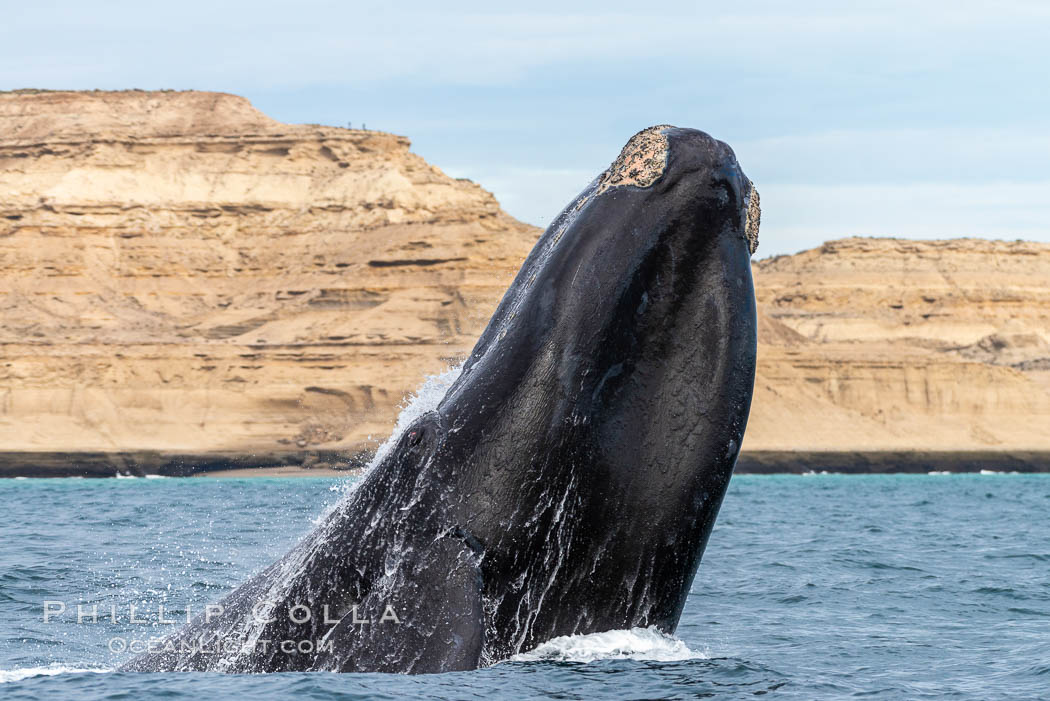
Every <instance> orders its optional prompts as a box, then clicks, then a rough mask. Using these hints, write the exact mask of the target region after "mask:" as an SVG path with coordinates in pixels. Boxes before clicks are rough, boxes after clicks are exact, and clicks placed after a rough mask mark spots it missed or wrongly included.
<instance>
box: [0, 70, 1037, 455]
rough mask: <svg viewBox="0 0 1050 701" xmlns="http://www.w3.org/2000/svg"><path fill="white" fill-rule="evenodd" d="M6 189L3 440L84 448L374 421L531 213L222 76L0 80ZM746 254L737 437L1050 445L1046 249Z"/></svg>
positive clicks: (256, 450)
mask: <svg viewBox="0 0 1050 701" xmlns="http://www.w3.org/2000/svg"><path fill="white" fill-rule="evenodd" d="M0 192H2V193H3V197H2V198H0V270H2V271H3V277H2V285H0V347H2V349H3V350H2V352H3V355H2V358H0V452H4V453H7V454H9V455H13V456H15V457H12V458H11V460H12V461H14V462H15V463H19V462H26V461H27V460H30V458H29V457H27V456H29V455H30V454H39V455H43V454H44V453H47V452H50V453H63V452H68V453H89V452H91V451H98V452H99V453H100V454H101V453H107V454H108V453H114V452H119V453H123V454H124V456H123V457H121V458H120V459H119V460H118V459H112V460H111V459H110V458H107V457H105V456H104V455H103V456H102V457H100V456H99V455H93V456H88V457H85V458H84V459H85V460H88V461H91V462H92V464H96V465H99V466H100V467H98V471H99V472H103V473H104V472H105V470H107V469H110V468H111V467H112V466H113V465H117V466H124V467H121V468H120V469H125V468H126V469H134V467H135V465H137V464H147V463H148V464H160V463H161V462H163V460H164V458H163V456H161V457H157V456H156V455H154V456H153V457H149V456H147V455H146V454H145V453H144V452H143V451H153V452H154V453H161V454H163V453H180V454H192V455H196V456H198V458H199V456H202V455H204V454H209V453H211V454H215V453H221V454H228V455H234V456H238V457H237V458H236V460H233V459H231V464H232V463H233V462H236V464H238V465H244V464H251V463H252V462H253V457H252V456H255V455H259V456H263V455H266V454H271V455H276V454H278V453H284V454H288V455H293V457H292V458H287V457H278V458H273V459H272V460H269V462H268V463H267V464H274V465H281V464H286V463H285V461H286V460H288V459H292V460H293V461H299V462H302V461H303V460H305V461H306V462H308V463H310V464H311V465H315V466H316V465H324V464H330V461H332V460H335V459H336V458H335V457H333V456H334V455H337V454H338V453H339V451H343V452H354V451H357V450H360V449H362V448H366V447H368V446H369V445H374V444H375V442H376V441H378V440H381V439H382V438H384V437H385V436H386V435H387V433H388V432H389V431H390V429H391V427H392V426H393V422H394V418H395V416H396V413H397V406H398V404H399V403H400V402H401V401H402V399H403V397H404V396H405V395H406V393H407V392H410V391H411V390H412V389H414V388H415V387H416V386H418V385H419V383H420V381H421V380H422V378H423V377H424V375H427V374H432V373H436V372H439V371H441V370H443V369H445V368H446V367H448V366H449V365H450V364H452V363H454V362H456V361H457V360H458V359H460V358H462V357H463V356H464V355H465V354H466V353H467V352H468V351H469V349H470V347H471V346H472V345H473V343H474V340H475V339H476V337H477V335H478V333H479V332H480V331H481V329H482V327H483V325H484V323H485V322H486V321H487V319H488V316H489V315H490V313H491V311H492V309H493V308H494V306H495V304H496V302H497V301H498V300H499V298H500V296H501V295H502V293H503V291H504V290H505V288H506V287H507V285H508V284H509V282H510V280H511V278H512V277H513V275H514V273H515V272H516V271H517V269H518V266H519V265H520V263H521V261H522V260H523V258H524V257H525V255H526V253H527V252H528V251H529V249H530V248H531V246H532V244H533V242H534V241H535V238H536V236H537V235H538V233H539V232H538V230H536V229H535V228H533V227H529V226H526V225H524V224H522V223H520V222H518V221H515V220H514V219H512V218H510V217H509V216H507V215H506V214H505V213H503V212H502V211H501V210H500V208H499V205H498V203H497V202H496V201H495V199H494V198H493V197H492V195H490V194H489V193H487V192H485V191H484V190H482V189H481V188H480V187H478V186H477V185H475V184H473V183H470V182H468V181H463V180H455V179H452V178H449V177H447V176H446V175H444V174H443V173H442V172H441V171H440V170H438V169H437V168H435V167H433V166H431V165H429V164H427V163H426V162H425V161H424V160H423V159H421V158H420V157H418V156H416V155H414V154H412V153H411V152H410V151H409V142H408V140H407V139H405V138H403V137H399V136H395V135H392V134H385V133H381V132H372V131H361V130H349V129H339V128H335V127H323V126H311V125H286V124H281V123H279V122H276V121H274V120H272V119H269V118H268V117H266V116H265V115H263V114H261V113H259V112H258V111H257V110H255V109H254V108H253V107H252V106H251V105H250V104H249V103H248V102H247V101H246V100H244V99H243V98H239V97H236V96H233V95H223V94H215V93H200V92H139V91H127V92H89V93H71V92H21V93H4V94H0ZM755 279H756V289H757V294H758V299H759V336H760V348H759V367H758V379H757V382H756V391H755V398H754V402H753V409H752V415H751V419H750V424H749V428H748V432H747V436H746V440H745V445H744V449H745V451H752V452H754V451H793V450H802V451H805V450H810V451H890V450H995V451H1007V450H1012V451H1016V450H1033V451H1039V450H1050V246H1048V245H1045V244H1033V243H1023V242H1016V243H1006V242H989V241H979V240H965V239H963V240H953V241H934V242H916V241H906V240H895V239H881V240H876V239H846V240H841V241H832V242H829V243H827V244H825V245H824V246H822V247H820V248H817V249H814V250H811V251H805V252H803V253H800V254H797V255H794V256H780V257H776V258H771V259H767V260H762V261H758V262H756V264H755ZM370 437H371V439H370ZM18 451H24V452H23V453H21V454H18V455H16V454H17V453H18ZM326 451H327V452H326ZM296 455H297V456H299V457H294V456H296ZM198 458H195V459H198ZM201 459H202V458H201ZM41 460H43V458H41ZM158 461H160V462H158ZM260 461H261V462H266V461H265V460H262V459H261V458H260ZM44 462H46V461H44ZM44 462H41V464H44ZM65 462H68V460H65V461H63V460H62V459H58V458H55V459H53V460H52V461H51V462H50V463H47V464H48V465H52V463H53V465H52V466H53V467H54V468H55V469H59V468H60V467H61V466H62V465H63V464H64V463H65ZM216 465H217V466H220V467H221V466H222V461H217V462H216Z"/></svg>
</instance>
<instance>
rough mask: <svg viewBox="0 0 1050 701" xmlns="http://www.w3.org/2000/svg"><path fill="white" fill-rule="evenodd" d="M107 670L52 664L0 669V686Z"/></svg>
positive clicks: (98, 672) (107, 670)
mask: <svg viewBox="0 0 1050 701" xmlns="http://www.w3.org/2000/svg"><path fill="white" fill-rule="evenodd" d="M110 671H112V670H109V669H100V668H98V667H67V666H65V665H61V664H57V663H53V664H50V665H48V666H46V667H22V668H21V669H0V684H6V683H8V682H18V681H22V680H23V679H29V678H30V677H53V676H55V675H56V674H83V673H84V672H94V673H96V674H101V673H102V672H110Z"/></svg>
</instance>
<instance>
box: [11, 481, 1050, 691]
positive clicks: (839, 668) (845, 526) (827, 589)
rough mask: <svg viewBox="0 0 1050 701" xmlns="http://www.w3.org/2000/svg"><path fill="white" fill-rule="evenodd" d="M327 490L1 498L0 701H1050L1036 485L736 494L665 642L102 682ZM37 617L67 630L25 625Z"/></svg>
mask: <svg viewBox="0 0 1050 701" xmlns="http://www.w3.org/2000/svg"><path fill="white" fill-rule="evenodd" d="M344 486H345V482H344V481H340V480H330V479H317V478H313V479H309V478H307V479H279V478H254V479H228V480H213V479H118V480H77V479H67V480H7V481H0V505H2V508H3V516H4V517H3V518H2V519H0V698H2V699H5V700H7V699H40V698H48V699H62V698H71V699H135V698H154V697H163V698H170V699H182V698H185V699H201V698H219V697H223V698H225V697H228V696H250V697H252V698H256V699H258V698H286V697H289V696H292V695H295V696H299V697H303V698H338V699H342V698H402V697H434V698H456V699H459V698H484V699H502V698H506V699H520V698H533V697H535V698H543V697H557V698H563V699H573V698H580V699H590V698H597V697H609V698H702V697H709V696H710V697H717V698H720V699H726V698H753V697H755V696H765V695H768V696H770V697H773V698H784V699H825V698H830V699H840V698H848V697H864V698H887V699H903V698H907V699H1006V698H1017V699H1037V698H1044V699H1045V698H1050V519H1048V518H1047V515H1048V513H1050V475H1000V474H989V475H944V474H937V475H872V476H839V475H812V476H787V475H785V476H745V475H741V476H737V477H735V478H733V482H732V485H731V487H730V490H729V494H728V495H727V497H726V500H725V504H724V506H723V508H722V513H721V515H720V516H719V519H718V523H717V525H716V527H715V530H714V533H713V534H712V536H711V542H710V544H709V546H708V548H707V552H706V554H705V556H704V561H703V564H702V565H701V567H700V572H699V573H698V575H697V578H696V580H695V582H694V584H693V588H692V591H691V593H690V596H689V601H688V603H687V605H686V608H685V613H684V615H683V616H682V621H681V625H680V626H679V629H678V633H677V636H676V637H674V638H668V637H666V636H662V635H660V634H659V633H656V632H654V631H650V630H634V631H611V632H608V633H603V634H598V635H592V636H583V637H575V638H566V639H560V640H555V641H551V642H550V643H547V644H545V645H543V646H542V647H541V648H539V649H537V650H535V651H533V652H531V653H528V654H526V655H522V656H520V657H519V658H516V659H515V660H513V661H510V662H505V663H501V664H498V665H496V666H494V667H491V668H488V669H483V670H478V671H474V672H466V673H456V674H445V675H431V676H418V677H409V676H404V675H378V674H363V675H339V674H328V673H310V674H265V675H244V676H233V675H231V676H225V675H219V674H192V673H181V674H124V673H118V672H113V671H110V670H112V669H113V668H114V667H115V666H116V665H118V664H119V663H120V662H121V661H122V660H124V659H126V658H127V657H128V656H129V653H127V652H124V653H120V652H114V651H112V650H111V647H117V648H119V643H118V644H116V645H114V644H113V642H112V641H113V640H114V639H117V638H122V639H127V640H130V639H133V638H134V637H136V636H138V637H148V636H150V635H156V634H158V633H160V632H161V631H162V629H163V628H164V626H163V625H162V624H159V623H157V617H158V610H157V606H158V605H159V604H163V605H165V607H166V616H167V617H169V618H177V617H178V615H179V613H180V612H183V611H184V610H185V607H186V606H192V607H195V608H196V609H197V610H201V609H203V606H204V605H205V604H206V603H209V602H214V601H216V600H218V599H219V598H220V597H221V596H222V595H223V594H224V593H225V592H227V591H229V590H230V589H232V588H233V587H235V586H236V585H237V584H239V583H240V582H242V581H243V580H244V579H245V578H246V577H247V576H248V575H249V574H250V573H251V572H253V571H255V570H257V569H258V568H260V567H262V566H264V565H267V564H269V563H270V562H272V561H273V560H275V559H276V558H277V557H279V556H280V555H281V554H283V552H284V551H285V550H286V549H288V548H289V547H290V546H291V545H292V544H293V543H294V542H295V541H296V540H297V539H298V538H299V537H300V536H302V535H303V534H304V533H305V532H307V531H308V530H309V529H310V528H311V526H312V524H313V522H314V520H315V519H316V518H317V517H318V515H319V514H321V513H322V512H323V511H324V509H325V508H326V507H328V506H330V505H331V504H332V503H334V502H335V500H337V499H338V498H339V497H340V495H341V493H342V489H343V488H344ZM47 600H51V601H61V602H63V603H65V604H66V606H67V611H66V612H64V613H63V614H61V615H57V616H56V617H55V618H54V620H50V621H48V622H47V623H45V622H44V620H43V609H44V602H45V601H47ZM77 603H83V604H93V603H97V604H100V607H99V612H100V619H102V620H100V622H98V623H94V624H93V623H90V622H87V621H85V622H83V623H77V622H76V615H75V607H76V604H77ZM133 603H134V604H137V605H139V607H140V610H139V612H138V614H137V615H138V616H139V617H140V618H144V619H146V620H148V621H150V622H149V623H145V624H132V623H130V622H128V621H127V620H126V619H127V618H128V615H129V605H130V604H133ZM111 605H112V606H116V607H117V609H118V610H117V613H118V621H119V622H118V623H112V622H109V621H108V620H106V617H107V616H108V612H109V607H110V606H111Z"/></svg>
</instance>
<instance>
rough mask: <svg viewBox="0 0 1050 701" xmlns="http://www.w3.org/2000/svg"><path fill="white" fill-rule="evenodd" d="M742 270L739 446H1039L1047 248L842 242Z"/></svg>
mask: <svg viewBox="0 0 1050 701" xmlns="http://www.w3.org/2000/svg"><path fill="white" fill-rule="evenodd" d="M754 271H755V286H756V292H757V295H758V301H759V312H760V347H759V367H758V380H757V382H756V386H755V397H754V403H753V409H752V413H751V419H750V423H749V426H748V432H747V435H746V437H745V441H744V448H745V450H751V451H754V450H785V449H789V450H810V451H816V450H820V451H835V450H840V451H899V450H935V451H987V450H992V451H1038V450H1050V245H1047V244H1037V243H1027V242H1020V241H1018V242H1002V241H984V240H975V239H955V240H947V241H907V240H899V239H845V240H840V241H831V242H828V243H826V244H824V245H823V246H821V247H820V248H816V249H813V250H810V251H805V252H803V253H799V254H797V255H793V256H780V257H776V258H770V259H766V260H761V261H758V262H757V263H756V264H755V266H754Z"/></svg>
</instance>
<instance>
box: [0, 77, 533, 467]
mask: <svg viewBox="0 0 1050 701" xmlns="http://www.w3.org/2000/svg"><path fill="white" fill-rule="evenodd" d="M0 193H3V195H2V197H0V270H2V271H3V283H4V284H3V286H2V289H0V320H2V323H0V344H2V348H3V362H2V364H0V446H2V447H3V449H4V450H6V451H20V450H30V451H34V450H41V451H55V450H71V451H92V450H96V451H126V450H139V449H153V450H161V451H179V452H200V451H259V452H260V453H263V452H266V451H271V450H284V449H290V450H297V449H302V448H312V447H317V446H323V447H326V448H332V447H334V448H351V449H356V448H359V447H362V446H364V445H365V444H366V443H367V439H368V436H369V435H370V434H374V437H375V438H376V439H381V438H382V437H385V435H386V433H388V432H389V430H390V427H391V425H392V418H393V416H394V415H395V413H396V406H397V404H398V403H399V402H400V401H401V400H402V398H403V396H404V394H405V392H406V391H408V390H411V389H412V388H414V387H415V386H417V385H418V384H419V382H420V381H421V379H422V377H423V376H424V375H425V374H430V373H434V372H439V371H441V370H442V369H444V368H445V367H447V366H448V364H449V363H450V362H452V361H453V360H454V359H456V358H459V357H462V356H464V355H465V354H466V353H467V352H469V350H470V348H471V346H472V345H473V343H474V340H475V339H476V337H477V335H478V334H479V332H480V331H481V329H482V327H483V325H484V323H485V322H486V321H487V319H488V316H489V315H490V313H491V311H492V309H493V308H494V306H495V304H496V302H497V301H498V300H499V298H500V296H501V295H502V293H503V291H504V289H505V288H506V286H507V284H508V282H509V280H510V279H511V277H512V276H513V275H514V273H515V272H516V271H517V268H518V266H519V264H520V262H521V260H522V259H523V258H524V256H525V255H526V253H527V252H528V250H529V249H530V248H531V246H532V243H533V241H534V240H535V236H536V234H537V232H536V230H535V229H533V228H532V227H529V226H526V225H523V224H521V223H520V222H518V221H516V220H514V219H512V218H510V217H509V216H507V215H506V214H504V213H503V212H502V211H501V210H500V208H499V205H498V204H497V202H496V200H495V199H494V198H493V197H492V195H491V194H489V193H488V192H486V191H484V190H482V189H481V188H480V187H478V186H477V185H475V184H473V183H471V182H468V181H463V180H455V179H452V178H449V177H448V176H446V175H445V174H443V173H442V172H441V171H440V170H438V169H437V168H435V167H433V166H431V165H429V164H427V163H426V162H425V161H424V160H423V159H422V158H420V157H418V156H416V155H414V154H412V153H411V152H410V151H409V142H408V140H407V139H405V138H403V137H399V136H394V135H391V134H385V133H381V132H373V131H357V130H348V129H339V128H333V127H321V126H306V125H286V124H281V123H278V122H275V121H274V120H271V119H269V118H267V117H266V116H264V115H262V114H261V113H259V112H258V111H257V110H255V109H254V108H253V107H252V106H251V105H250V104H249V103H248V101H247V100H244V99H243V98H239V97H235V96H232V95H224V94H214V93H198V92H161V93H154V92H137V91H129V92H97V93H69V92H65V93H63V92H55V93H30V94H26V93H7V94H2V95H0Z"/></svg>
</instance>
